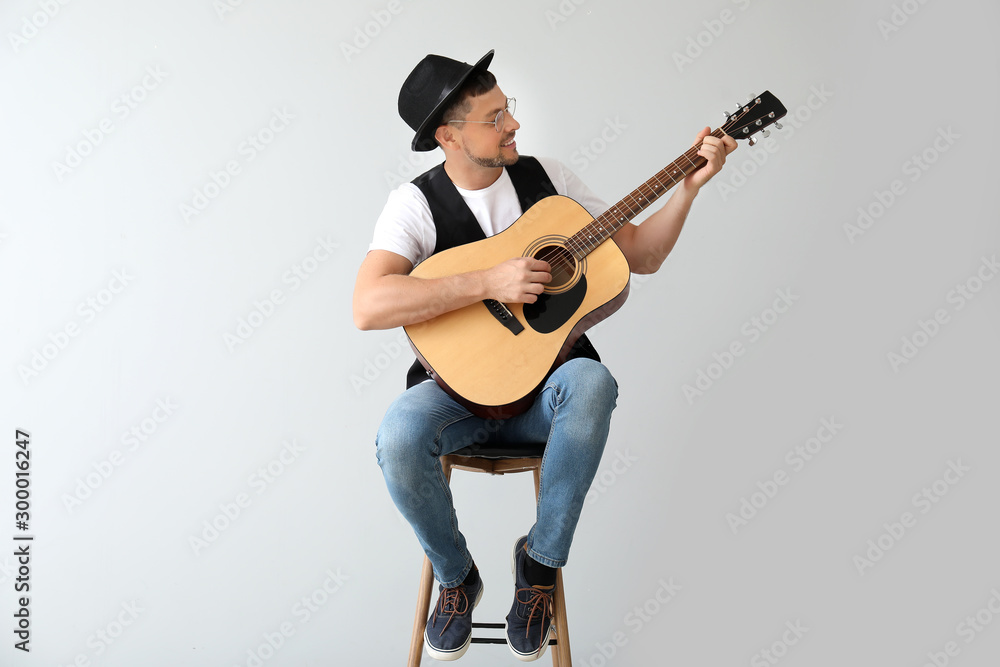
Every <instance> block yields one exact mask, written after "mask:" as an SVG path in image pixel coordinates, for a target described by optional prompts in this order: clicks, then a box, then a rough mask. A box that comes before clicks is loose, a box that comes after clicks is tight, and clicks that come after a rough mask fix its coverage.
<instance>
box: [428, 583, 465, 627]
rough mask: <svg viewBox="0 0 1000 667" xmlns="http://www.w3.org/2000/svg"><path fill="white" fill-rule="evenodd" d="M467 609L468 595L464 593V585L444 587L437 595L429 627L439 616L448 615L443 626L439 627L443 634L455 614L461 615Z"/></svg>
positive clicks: (435, 622)
mask: <svg viewBox="0 0 1000 667" xmlns="http://www.w3.org/2000/svg"><path fill="white" fill-rule="evenodd" d="M468 611H469V597H468V596H467V595H466V594H465V587H464V586H457V587H455V588H445V589H442V590H441V595H440V597H438V603H437V611H436V612H435V613H434V620H433V621H431V627H435V626H436V625H437V620H438V617H439V616H444V615H445V614H447V615H448V620H447V621H445V624H444V627H443V628H441V634H440V635H438V636H439V637H440V636H443V635H444V631H445V630H447V629H448V626H449V625H451V621H452V619H453V618H455V616H461V615H463V614H465V613H466V612H468Z"/></svg>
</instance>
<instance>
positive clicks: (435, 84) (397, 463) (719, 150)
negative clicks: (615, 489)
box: [354, 51, 736, 661]
mask: <svg viewBox="0 0 1000 667" xmlns="http://www.w3.org/2000/svg"><path fill="white" fill-rule="evenodd" d="M492 59H493V51H490V52H489V53H487V54H486V55H485V56H484V57H483V58H482V59H480V60H479V62H477V63H476V64H475V65H469V64H467V63H462V62H458V61H455V60H452V59H449V58H444V57H442V56H435V55H429V56H427V57H426V58H424V59H423V60H422V61H421V62H420V63H419V64H418V65H417V66H416V67H415V68H414V70H413V71H412V72H411V73H410V75H409V77H408V78H407V79H406V81H405V82H404V84H403V87H402V89H401V91H400V95H399V112H400V115H401V116H402V118H403V120H405V121H406V123H407V124H408V125H409V126H410V127H411V128H412V129H413V130H414V131H415V135H414V138H413V142H412V144H411V146H412V148H413V149H414V150H417V151H427V150H432V149H433V148H436V147H440V148H441V149H442V151H443V152H444V155H445V160H444V163H443V164H442V165H439V166H438V167H435V168H434V169H431V170H430V171H428V172H427V173H425V174H423V175H421V176H419V177H418V178H417V179H415V180H414V181H413V182H412V183H407V184H405V185H403V186H401V187H399V188H398V189H397V190H395V191H394V192H393V193H391V195H390V197H389V200H388V202H387V203H386V206H385V208H384V210H383V212H382V214H381V216H380V217H379V220H378V222H377V223H376V228H375V234H374V240H373V243H372V245H371V246H370V249H369V252H368V254H367V255H366V257H365V259H364V261H363V262H362V265H361V268H360V270H359V272H358V278H357V284H356V286H355V293H354V320H355V323H356V325H357V326H358V327H359V328H361V329H388V328H394V327H398V326H406V325H411V324H416V323H418V322H422V321H425V320H428V319H430V318H433V317H436V316H438V315H440V314H442V313H445V312H449V311H451V310H454V309H457V308H461V307H464V306H467V305H469V304H473V303H476V302H478V301H481V300H483V299H495V300H497V301H500V302H503V303H534V302H535V301H536V300H537V299H538V295H539V294H541V293H542V290H543V289H544V287H545V284H546V283H547V282H548V281H549V280H551V274H550V269H551V267H550V266H549V265H548V263H546V262H544V261H541V260H539V259H535V258H531V257H517V258H512V259H509V260H507V261H504V262H501V263H499V264H497V265H496V266H493V267H491V268H488V269H485V270H481V271H471V272H468V273H462V274H459V275H454V276H449V277H445V278H437V279H421V278H416V277H413V276H410V275H408V274H409V273H410V271H411V270H412V269H413V267H414V266H415V265H416V264H418V263H419V262H421V261H422V260H423V259H425V258H426V257H428V256H429V255H431V254H433V253H435V252H439V251H441V250H444V249H446V248H447V247H451V246H454V245H460V244H462V243H465V242H468V241H470V240H474V239H476V238H485V236H489V235H493V234H496V233H499V232H501V231H503V230H504V229H505V228H506V227H507V226H509V225H510V224H511V223H513V222H514V221H515V220H516V219H517V218H518V217H519V216H520V214H521V213H522V211H523V210H524V209H525V208H527V205H529V204H530V203H531V202H533V201H535V200H537V199H538V198H539V197H540V196H543V195H545V194H561V195H566V196H569V197H571V198H573V199H575V200H576V201H578V202H579V203H580V204H582V205H583V206H584V207H585V208H586V209H587V210H588V211H589V212H590V213H591V214H592V215H594V216H597V215H599V214H601V213H603V212H604V211H605V210H606V208H607V206H606V205H604V203H603V202H601V200H600V199H598V198H597V197H595V196H594V195H593V193H591V192H590V191H589V190H588V189H587V188H586V186H584V185H583V184H582V183H581V182H580V181H579V179H577V178H576V176H575V175H574V174H573V173H572V172H570V171H569V170H568V169H566V168H565V166H563V165H562V164H561V163H559V162H557V161H555V160H535V159H533V158H528V157H526V156H525V157H523V158H522V159H519V158H521V156H520V155H519V153H518V149H517V143H516V141H515V135H516V132H517V130H518V128H519V127H520V124H519V123H518V122H517V120H515V118H514V113H513V112H514V100H513V99H508V98H507V97H506V95H505V94H504V92H503V91H502V90H501V89H500V87H499V86H498V85H497V84H496V79H495V77H494V76H493V75H492V74H491V73H490V72H489V71H488V69H487V68H488V67H489V64H490V62H491V61H492ZM708 132H709V131H708V128H705V129H704V130H702V131H701V132H699V133H698V137H697V139H696V143H697V142H698V141H701V142H703V144H702V147H701V149H700V150H699V151H698V153H699V155H701V156H702V157H704V158H705V159H706V160H707V164H705V166H703V167H702V168H701V169H699V170H697V171H696V172H694V173H692V174H691V175H689V176H688V177H687V178H685V179H684V180H683V181H682V182H681V183H679V184H678V185H677V186H676V189H675V192H674V194H673V196H671V198H670V199H669V200H668V201H667V203H666V204H665V205H664V206H663V207H662V208H661V209H660V210H659V211H657V212H655V213H653V214H652V215H651V216H650V217H649V218H648V219H647V220H646V221H645V222H643V223H642V225H639V226H636V225H631V224H626V225H625V226H624V227H623V228H622V229H620V230H619V231H618V232H616V233H615V235H614V237H613V239H614V242H615V243H616V244H617V245H618V246H619V247H620V249H621V251H622V253H623V254H624V255H625V257H626V259H627V260H628V262H629V266H630V267H631V268H632V271H633V272H637V273H652V272H654V271H656V270H657V269H658V268H659V266H660V264H661V263H662V262H663V260H664V259H665V258H666V256H667V254H668V253H669V252H670V250H671V248H673V246H674V243H675V242H676V240H677V237H678V235H679V234H680V231H681V227H682V226H683V223H684V220H685V218H686V217H687V213H688V210H689V209H690V207H691V202H692V201H693V200H694V197H695V195H697V193H698V191H699V189H700V188H701V187H702V186H703V185H704V184H705V183H706V182H707V181H708V180H709V179H710V178H711V177H712V176H713V175H714V174H716V173H717V172H718V171H719V170H720V169H721V168H722V165H723V164H724V163H725V159H726V155H727V154H728V153H730V152H732V151H733V150H734V149H735V148H736V142H735V141H734V140H733V139H732V138H730V137H728V136H726V137H723V138H722V139H717V138H716V137H712V136H709V135H708ZM417 370H418V371H419V370H420V369H417ZM421 380H423V381H421ZM409 384H410V386H409V388H408V389H407V390H406V391H405V392H404V393H403V394H402V395H401V396H400V397H399V398H397V399H396V401H394V402H393V404H392V405H391V406H390V407H389V410H388V412H387V414H386V416H385V418H384V420H383V422H382V424H381V426H380V428H379V432H378V435H377V437H376V453H377V457H378V462H379V465H380V466H381V467H382V471H383V475H384V477H385V480H386V484H387V486H388V489H389V493H390V495H391V497H392V499H393V501H394V502H395V504H396V507H397V508H398V509H399V511H400V512H401V513H402V515H403V516H404V517H405V518H406V520H407V521H409V523H410V524H411V526H412V527H413V529H414V532H415V533H416V535H417V539H418V540H419V541H420V544H421V545H422V546H423V548H424V551H425V553H426V554H427V556H428V558H429V559H430V561H431V563H432V565H433V567H434V575H435V577H436V578H437V580H438V581H439V583H440V593H439V598H438V602H437V605H436V606H435V608H434V610H433V611H432V613H431V614H430V616H429V617H428V619H427V625H426V629H425V633H424V639H425V643H426V647H427V651H428V653H429V654H430V655H431V656H432V657H434V658H437V659H439V660H455V659H457V658H459V657H461V656H462V655H463V654H464V653H465V651H466V649H467V648H468V646H469V640H470V637H471V632H472V628H471V623H472V610H473V609H474V608H475V606H476V604H477V603H478V602H479V599H480V597H481V596H482V593H483V582H482V580H481V579H480V577H479V571H478V569H477V568H476V566H475V563H474V561H473V559H472V556H471V555H470V554H469V551H468V549H467V546H466V542H465V537H464V536H463V535H462V533H461V531H460V530H459V529H458V524H457V519H456V517H455V510H454V507H453V504H452V496H451V493H450V490H449V488H448V485H447V483H446V482H445V480H444V477H443V475H442V472H441V468H440V464H439V461H438V457H440V456H443V455H445V454H448V453H451V452H454V451H456V450H458V449H461V448H462V447H465V446H467V445H469V444H472V443H473V442H482V441H483V440H484V439H486V440H487V441H489V442H490V443H503V442H545V443H546V447H545V453H544V458H543V463H542V479H541V488H540V491H539V494H538V499H537V505H538V507H537V520H536V523H535V525H534V526H533V527H532V528H531V530H530V531H529V532H528V533H527V535H525V536H522V537H521V538H519V539H518V540H517V541H516V542H515V544H514V550H513V555H512V559H513V562H514V565H515V568H514V569H515V573H514V580H515V583H514V591H515V595H514V600H513V603H512V606H511V610H510V613H509V614H508V615H507V623H506V626H507V627H506V631H507V641H508V644H509V645H510V648H511V651H513V653H514V654H515V655H516V656H517V657H518V658H519V659H521V660H525V661H527V660H535V659H537V658H539V657H540V656H541V655H542V654H543V653H544V651H545V649H546V647H547V645H548V638H549V633H550V632H551V604H552V593H553V590H554V586H555V581H556V576H555V575H556V568H559V567H562V566H563V565H565V564H566V559H567V557H568V554H569V548H570V543H571V542H572V538H573V532H574V530H575V528H576V524H577V521H578V519H579V516H580V510H581V508H582V506H583V501H584V499H585V497H586V494H587V491H588V489H589V488H590V484H591V482H592V481H593V478H594V475H595V474H596V472H597V467H598V465H599V463H600V460H601V455H602V454H603V451H604V446H605V443H606V441H607V437H608V431H609V426H610V420H611V412H612V410H613V409H614V407H615V401H616V399H617V395H618V387H617V384H616V382H615V380H614V378H613V377H612V376H611V374H610V373H609V372H608V370H607V368H606V367H605V366H604V365H603V364H601V363H600V361H599V357H598V356H597V354H596V352H595V351H594V350H593V348H592V347H591V346H590V345H589V342H588V341H586V338H585V337H583V339H581V342H580V343H579V344H577V345H576V346H575V347H574V350H573V352H572V353H571V354H570V359H569V360H568V361H566V362H565V363H564V364H562V365H561V366H559V367H558V368H557V369H556V370H555V371H553V372H552V373H551V375H550V376H549V377H548V379H547V380H546V382H545V383H544V385H543V388H542V390H541V392H540V393H539V394H538V396H537V397H536V399H535V400H534V403H533V404H532V406H531V407H530V408H529V409H528V410H527V411H526V412H524V413H522V414H519V415H517V416H515V417H511V418H509V419H506V420H502V421H496V420H484V419H481V418H479V417H476V416H473V415H472V414H471V413H470V412H469V411H468V410H467V409H466V408H464V407H462V406H461V405H459V404H458V403H456V402H455V401H454V400H453V399H452V398H450V397H449V396H448V395H447V394H446V393H445V392H444V391H443V390H442V389H441V388H440V387H439V386H438V385H437V384H436V383H434V382H433V381H430V380H428V379H427V377H426V375H422V374H421V373H419V372H417V373H412V372H411V374H410V376H409Z"/></svg>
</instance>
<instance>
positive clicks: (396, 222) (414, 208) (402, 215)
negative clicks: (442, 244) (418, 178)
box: [368, 183, 437, 266]
mask: <svg viewBox="0 0 1000 667" xmlns="http://www.w3.org/2000/svg"><path fill="white" fill-rule="evenodd" d="M436 242H437V232H436V230H435V227H434V219H433V218H432V217H431V210H430V207H429V206H428V205H427V199H426V198H425V197H424V194H423V193H422V192H421V191H420V188H418V187H417V186H415V185H413V184H412V183H404V184H403V185H401V186H399V187H398V188H396V189H395V190H393V191H392V192H390V193H389V198H388V199H387V200H386V203H385V206H384V207H383V208H382V213H381V214H380V215H379V217H378V220H377V221H376V222H375V231H374V233H373V235H372V242H371V244H370V245H369V246H368V250H369V251H371V250H388V251H390V252H394V253H396V254H397V255H402V256H403V257H405V258H406V259H408V260H410V262H411V263H412V264H413V265H414V266H416V265H417V264H419V263H420V262H422V261H423V260H425V259H426V258H428V257H430V255H431V254H432V253H433V252H434V245H435V243H436Z"/></svg>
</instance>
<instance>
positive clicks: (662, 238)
mask: <svg viewBox="0 0 1000 667" xmlns="http://www.w3.org/2000/svg"><path fill="white" fill-rule="evenodd" d="M699 141H701V142H702V146H701V149H700V150H699V151H698V155H700V156H702V157H703V158H705V159H706V160H707V161H708V162H707V163H706V164H705V166H703V167H702V168H701V169H699V170H698V171H696V172H694V173H693V174H691V175H689V176H688V177H687V178H685V179H684V180H683V181H681V182H680V183H679V184H678V185H677V187H676V189H675V190H674V193H673V195H672V196H671V197H670V199H668V200H667V203H666V204H664V206H663V208H661V209H660V210H659V211H656V212H655V213H653V214H652V215H651V216H649V217H648V218H647V219H646V220H644V221H643V223H642V224H641V225H632V224H627V225H625V226H624V227H622V228H621V229H620V230H618V231H617V232H616V233H615V235H614V237H613V238H614V240H615V243H617V244H618V247H619V248H621V251H622V253H623V254H624V255H625V258H626V259H627V260H628V263H629V267H630V268H631V269H632V273H654V272H656V271H657V270H658V269H659V268H660V265H661V264H663V260H665V259H666V258H667V255H669V254H670V251H671V250H673V247H674V244H675V243H677V238H678V237H679V236H680V233H681V229H682V228H683V227H684V221H685V220H686V219H687V215H688V212H689V211H690V210H691V204H692V202H693V201H694V198H695V197H696V196H697V195H698V191H699V190H701V187H702V186H703V185H705V183H707V182H708V181H709V179H711V178H712V177H713V176H715V174H717V173H718V172H719V170H720V169H722V165H724V164H725V163H726V155H728V154H729V153H732V152H733V151H734V150H736V140H735V139H733V138H732V137H729V136H723V138H722V139H718V138H716V137H713V136H710V134H709V128H707V127H706V128H705V129H703V130H702V131H701V132H699V133H698V136H697V138H696V139H695V142H694V143H695V144H697V143H698V142H699Z"/></svg>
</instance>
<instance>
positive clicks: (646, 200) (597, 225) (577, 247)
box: [537, 116, 735, 272]
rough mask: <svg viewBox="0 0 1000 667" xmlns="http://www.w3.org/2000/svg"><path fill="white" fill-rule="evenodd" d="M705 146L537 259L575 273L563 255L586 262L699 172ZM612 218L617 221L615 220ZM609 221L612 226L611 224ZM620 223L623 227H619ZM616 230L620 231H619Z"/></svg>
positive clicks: (719, 131) (684, 155)
mask: <svg viewBox="0 0 1000 667" xmlns="http://www.w3.org/2000/svg"><path fill="white" fill-rule="evenodd" d="M734 119H735V116H734V117H731V118H730V120H729V121H727V123H726V124H727V125H729V124H731V123H732V121H733V120H734ZM724 132H725V130H724V129H723V128H717V129H716V130H715V131H713V132H712V133H711V134H712V136H717V137H718V136H720V135H721V134H723V133H724ZM702 145H703V142H698V143H697V144H696V145H694V146H692V147H690V148H689V149H688V150H686V151H685V152H684V153H682V154H681V156H680V157H679V158H677V160H674V161H673V162H671V163H670V164H668V165H667V166H666V167H664V168H663V169H661V170H660V171H659V172H657V173H656V174H654V175H653V176H652V177H651V178H650V179H648V180H647V181H646V182H645V183H643V184H641V185H640V186H639V187H638V188H636V189H635V190H633V191H632V192H631V193H629V194H627V195H626V196H625V197H623V198H622V199H621V200H620V201H619V202H618V203H617V204H615V205H614V206H612V207H611V208H609V209H608V210H607V211H605V212H604V213H602V214H601V215H599V216H598V217H597V218H596V219H594V220H591V222H590V223H589V224H587V225H586V226H584V227H583V228H582V229H581V230H580V231H578V232H577V233H576V234H574V235H573V236H571V237H569V238H568V239H567V241H566V244H565V245H564V246H552V247H551V249H550V250H547V252H546V253H545V254H543V255H542V256H538V257H537V259H540V260H542V261H545V262H547V263H548V264H549V265H550V266H552V268H554V269H562V270H565V271H567V272H573V271H575V264H574V262H573V261H572V259H570V258H568V257H567V256H566V254H567V253H566V252H563V251H564V250H565V251H568V253H569V255H570V256H571V257H573V258H577V259H582V258H583V257H585V256H586V255H587V254H589V253H590V252H592V251H593V250H594V249H595V248H597V246H599V245H600V244H601V243H603V242H604V241H605V240H607V238H610V236H611V235H613V234H614V233H615V232H617V231H618V229H621V227H623V226H624V225H625V224H626V223H627V222H628V221H629V220H630V219H631V218H633V217H635V216H636V215H638V214H639V213H642V212H643V211H644V210H645V209H646V208H647V207H648V206H650V205H652V204H653V203H654V202H655V201H656V200H657V199H659V198H660V197H661V196H662V195H663V193H664V192H666V190H669V189H670V187H673V186H674V185H676V184H677V183H678V182H680V180H681V179H683V178H685V177H686V176H688V175H689V174H690V173H693V172H694V171H696V170H697V169H699V168H700V167H701V166H702V165H703V164H704V162H702V163H700V164H699V162H698V160H697V159H698V158H699V157H700V156H698V151H699V150H700V149H701V146H702ZM681 158H684V159H686V160H687V161H688V162H689V163H690V164H691V167H690V171H688V168H685V167H681V166H680V165H679V164H677V162H678V160H680V159H681ZM701 160H704V158H701ZM677 174H680V178H674V175H677ZM662 177H666V178H669V179H670V181H672V182H671V185H670V186H669V187H668V186H665V185H664V184H663V181H662V180H661V178H662ZM651 182H655V183H656V185H657V187H653V186H652V185H650V183H651ZM643 187H645V188H647V190H648V191H649V193H650V194H649V195H646V194H644V192H643ZM651 197H652V198H651ZM622 208H625V209H627V210H626V215H622V213H621V211H620V209H622ZM612 218H614V220H613V221H612ZM609 222H610V223H611V224H608V223H609ZM619 222H620V223H621V225H619V224H618V223H619ZM616 227H617V229H615V228H616ZM606 228H611V229H612V232H611V233H610V234H608V233H607V232H606V231H605V230H606ZM595 236H596V238H595Z"/></svg>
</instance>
